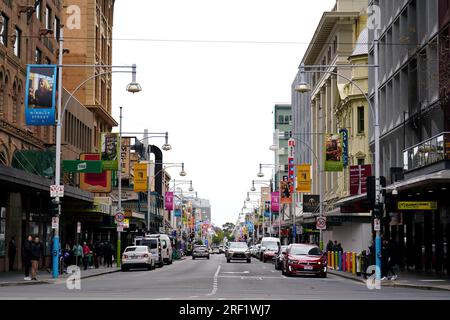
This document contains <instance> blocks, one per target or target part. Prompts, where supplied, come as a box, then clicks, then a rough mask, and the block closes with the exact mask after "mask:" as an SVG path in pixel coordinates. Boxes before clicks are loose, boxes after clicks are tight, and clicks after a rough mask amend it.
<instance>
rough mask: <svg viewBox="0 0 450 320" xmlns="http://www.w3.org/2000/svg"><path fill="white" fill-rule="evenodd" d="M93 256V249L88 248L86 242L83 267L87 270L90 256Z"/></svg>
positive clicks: (84, 244)
mask: <svg viewBox="0 0 450 320" xmlns="http://www.w3.org/2000/svg"><path fill="white" fill-rule="evenodd" d="M90 254H91V249H90V248H89V247H88V245H87V244H86V242H83V267H84V270H87V268H88V264H89V255H90Z"/></svg>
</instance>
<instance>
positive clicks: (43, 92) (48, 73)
mask: <svg viewBox="0 0 450 320" xmlns="http://www.w3.org/2000/svg"><path fill="white" fill-rule="evenodd" d="M56 74H57V67H56V65H28V67H27V83H26V92H25V121H26V124H27V125H28V126H53V125H55V110H56V108H55V106H56V103H55V101H56Z"/></svg>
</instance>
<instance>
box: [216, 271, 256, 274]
mask: <svg viewBox="0 0 450 320" xmlns="http://www.w3.org/2000/svg"><path fill="white" fill-rule="evenodd" d="M249 273H250V271H244V272H222V274H249Z"/></svg>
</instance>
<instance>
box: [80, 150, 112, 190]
mask: <svg viewBox="0 0 450 320" xmlns="http://www.w3.org/2000/svg"><path fill="white" fill-rule="evenodd" d="M100 158H101V155H100V154H98V153H90V154H82V155H80V160H81V161H86V160H87V161H90V160H93V161H99V160H100ZM80 189H81V190H84V191H89V192H92V193H110V192H111V189H112V172H111V171H103V172H102V173H81V174H80Z"/></svg>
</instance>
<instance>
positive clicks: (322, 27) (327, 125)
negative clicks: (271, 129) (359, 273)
mask: <svg viewBox="0 0 450 320" xmlns="http://www.w3.org/2000/svg"><path fill="white" fill-rule="evenodd" d="M366 8H367V1H348V0H337V1H336V5H335V7H334V8H333V10H332V11H329V12H325V13H324V14H323V16H322V18H321V20H320V22H319V24H318V27H317V29H316V32H315V34H314V36H313V39H312V40H311V43H310V45H309V47H308V49H307V51H306V53H305V55H304V57H303V59H302V65H304V66H305V71H306V72H307V77H306V79H300V76H301V72H300V73H299V74H297V77H296V80H295V82H294V84H293V104H294V105H295V106H296V110H294V118H295V128H294V134H293V135H294V138H295V139H296V140H297V153H298V154H297V161H301V162H302V163H303V162H306V161H308V160H309V161H310V162H309V163H311V164H312V170H313V172H312V182H313V183H312V193H313V194H315V195H319V194H321V193H322V195H323V198H322V202H323V207H324V215H325V216H327V218H328V224H327V230H326V231H325V232H324V238H323V240H324V241H325V242H327V241H328V240H337V241H340V242H341V243H342V245H343V246H344V247H345V248H346V250H352V251H358V252H360V251H362V250H364V249H366V247H368V246H369V244H370V228H371V224H370V213H369V212H366V213H365V212H360V211H358V212H352V213H345V214H343V213H341V209H340V207H339V205H338V202H339V201H340V200H341V199H343V198H346V197H347V196H348V195H349V166H350V165H352V164H358V163H370V161H369V158H370V157H369V151H368V128H367V126H365V121H366V120H367V118H368V116H367V114H368V112H369V111H368V106H367V104H368V103H367V101H366V98H365V93H366V92H367V71H366V70H364V68H351V67H348V65H351V64H366V63H367V50H364V44H366V43H367V30H365V27H366V13H365V9H366ZM355 44H358V45H355ZM312 65H314V66H318V67H314V68H312V69H311V68H308V66H312ZM346 65H347V67H346ZM300 71H302V70H300ZM300 80H308V83H309V84H310V86H311V92H310V93H308V94H304V93H298V92H295V87H296V85H297V84H299V82H300ZM355 84H356V85H355ZM358 87H360V88H362V90H363V91H364V90H365V91H366V92H361V91H360V90H359V88H358ZM302 108H308V109H309V110H307V111H304V110H302ZM302 115H303V116H304V117H303V118H302ZM358 116H359V117H360V120H361V123H360V125H359V127H358V124H357V122H358V121H357V119H358ZM309 124H310V125H309ZM343 129H346V130H347V132H348V134H349V140H348V147H349V148H348V152H349V161H348V164H347V166H346V168H344V170H343V171H342V172H325V167H324V162H325V160H324V159H323V154H324V140H325V134H339V133H340V131H341V130H343ZM358 130H359V131H358ZM306 163H307V162H306ZM320 180H322V184H320ZM320 186H322V190H320ZM321 191H322V192H321ZM317 215H318V212H315V213H305V212H303V213H302V215H301V218H300V219H298V222H299V223H301V224H302V225H303V227H304V230H310V231H311V232H305V233H304V234H303V237H304V238H305V240H307V239H308V240H310V241H313V242H317V243H318V242H319V239H318V237H319V235H318V233H316V232H315V229H316V225H315V223H316V216H317Z"/></svg>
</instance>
